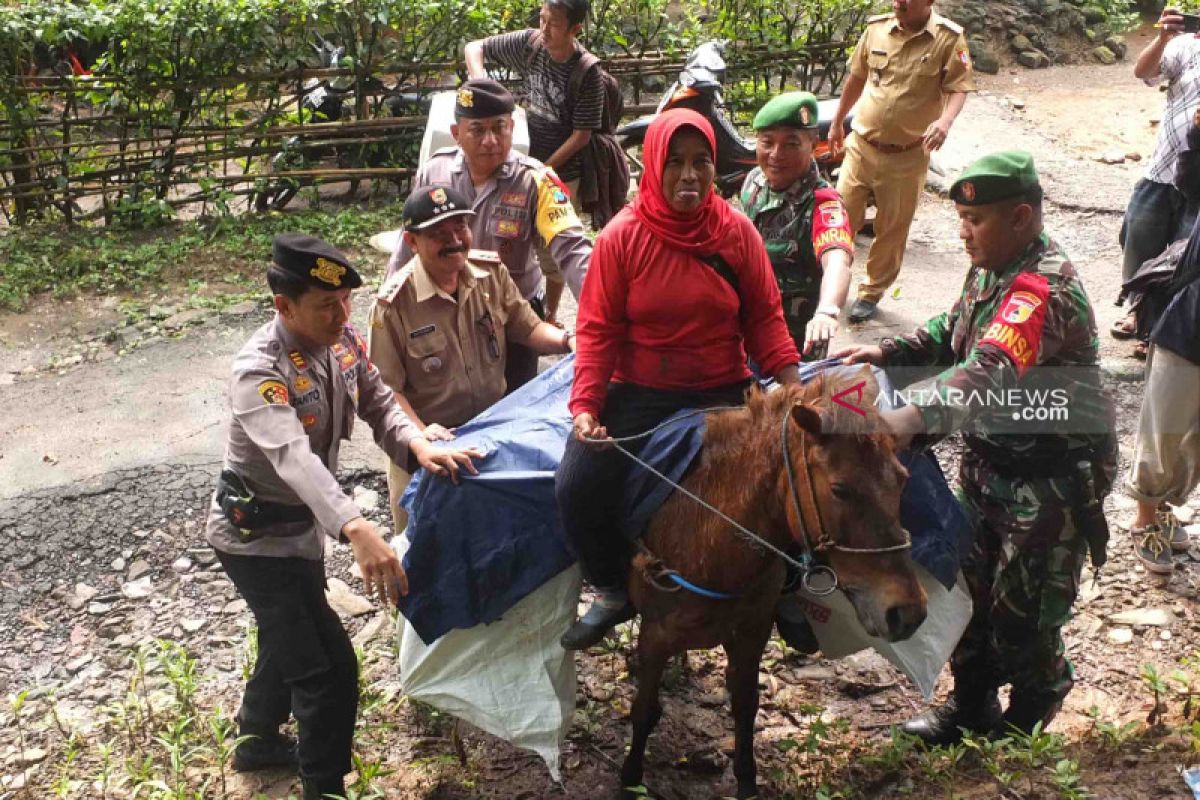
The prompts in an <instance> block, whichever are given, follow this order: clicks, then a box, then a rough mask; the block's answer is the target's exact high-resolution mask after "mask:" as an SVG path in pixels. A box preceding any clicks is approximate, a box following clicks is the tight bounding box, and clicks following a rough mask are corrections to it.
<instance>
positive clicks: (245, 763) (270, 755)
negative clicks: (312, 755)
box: [233, 733, 300, 772]
mask: <svg viewBox="0 0 1200 800" xmlns="http://www.w3.org/2000/svg"><path fill="white" fill-rule="evenodd" d="M299 768H300V760H299V757H298V756H297V754H296V740H295V739H293V738H291V737H290V736H284V735H282V734H279V733H272V734H267V735H266V736H252V737H251V738H248V739H246V740H245V741H244V742H242V743H241V744H239V745H238V746H237V749H235V750H234V751H233V770H234V772H258V771H259V770H263V769H289V770H291V771H292V772H295V771H296V770H298V769H299Z"/></svg>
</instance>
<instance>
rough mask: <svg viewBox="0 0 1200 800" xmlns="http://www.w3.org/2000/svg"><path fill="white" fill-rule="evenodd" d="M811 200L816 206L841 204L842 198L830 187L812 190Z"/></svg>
mask: <svg viewBox="0 0 1200 800" xmlns="http://www.w3.org/2000/svg"><path fill="white" fill-rule="evenodd" d="M813 199H814V200H815V201H816V203H817V204H818V205H820V204H821V203H829V202H834V203H840V202H842V196H841V195H840V194H838V191H837V189H835V188H833V187H832V186H822V187H820V188H818V189H813Z"/></svg>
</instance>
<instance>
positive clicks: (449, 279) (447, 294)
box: [369, 186, 575, 531]
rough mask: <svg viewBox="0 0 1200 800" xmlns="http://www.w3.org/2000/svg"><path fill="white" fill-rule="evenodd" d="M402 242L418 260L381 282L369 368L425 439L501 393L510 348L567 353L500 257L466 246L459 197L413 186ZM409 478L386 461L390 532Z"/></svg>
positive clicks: (468, 219) (469, 214)
mask: <svg viewBox="0 0 1200 800" xmlns="http://www.w3.org/2000/svg"><path fill="white" fill-rule="evenodd" d="M403 214H404V229H405V232H404V241H405V246H406V248H407V249H408V250H409V251H410V252H414V253H415V255H414V257H413V258H412V259H411V260H410V261H409V262H408V263H407V264H405V265H404V266H403V267H402V268H401V269H400V271H398V272H396V273H394V274H392V276H391V277H389V278H388V279H387V280H386V281H385V282H384V284H383V286H382V288H380V290H379V294H378V295H377V296H376V299H375V305H374V306H373V307H372V308H371V315H370V320H371V323H370V324H371V336H370V340H371V341H370V345H369V353H370V356H371V363H373V364H374V365H375V366H376V367H377V368H378V369H379V373H380V375H382V376H383V381H384V383H386V384H387V385H388V386H390V387H391V388H392V389H393V390H394V391H395V392H396V399H397V400H398V401H399V403H400V405H401V407H402V408H403V409H404V410H405V412H406V413H407V414H408V415H409V417H410V418H411V419H412V420H413V421H414V422H415V423H416V425H417V426H418V427H419V429H420V430H422V431H423V433H424V435H425V437H426V438H429V439H443V440H449V439H453V438H454V433H453V429H454V428H455V427H457V426H459V425H461V424H463V423H464V422H466V421H467V420H469V419H471V418H472V417H474V416H475V415H477V414H479V413H480V412H482V411H483V410H484V409H486V408H488V407H489V406H490V405H492V404H493V403H495V402H496V401H497V400H499V399H500V398H501V397H503V396H504V393H505V390H506V388H507V384H506V382H505V377H504V372H505V361H506V356H507V355H508V348H509V343H511V342H516V343H519V344H521V345H524V346H525V347H527V348H529V349H530V350H531V351H532V352H534V353H568V352H571V351H572V350H573V349H574V339H575V334H573V333H571V332H569V331H563V330H561V329H559V328H556V327H555V326H553V325H551V324H550V323H548V322H542V321H541V320H540V319H539V318H538V315H537V314H536V313H534V310H533V308H532V307H530V305H529V302H528V301H527V300H525V298H524V297H522V296H521V291H520V289H519V288H518V287H517V284H516V283H515V282H514V281H513V279H512V277H511V276H509V274H508V270H507V269H506V268H505V266H504V264H503V263H501V261H500V257H499V256H498V255H497V254H496V253H492V252H488V251H485V250H472V249H471V242H472V233H471V227H472V225H471V223H472V222H474V220H473V218H474V217H475V212H474V211H472V210H471V203H470V201H469V200H467V198H466V197H464V196H463V195H462V194H461V193H459V192H458V191H456V190H454V189H451V188H448V187H443V186H425V187H422V188H418V189H414V190H413V193H412V194H411V195H410V196H409V198H408V200H407V201H406V202H405V203H404V212H403ZM410 477H411V476H410V474H409V472H408V471H407V470H405V469H404V468H403V467H402V466H400V465H397V464H396V462H395V461H394V460H393V461H390V462H389V463H388V492H389V495H390V497H391V506H392V514H393V516H394V518H395V521H396V530H397V531H400V530H402V529H403V528H404V526H405V525H406V524H407V523H408V514H407V513H406V512H405V511H404V509H402V508H400V507H399V501H400V496H401V495H402V494H403V493H404V487H405V486H407V485H408V480H409V478H410Z"/></svg>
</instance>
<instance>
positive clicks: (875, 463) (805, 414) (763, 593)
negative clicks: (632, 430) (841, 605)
mask: <svg viewBox="0 0 1200 800" xmlns="http://www.w3.org/2000/svg"><path fill="white" fill-rule="evenodd" d="M859 389H861V390H862V398H863V403H862V406H861V407H857V408H855V407H848V406H849V404H842V403H835V402H833V398H834V396H839V397H841V396H843V395H845V393H846V392H847V391H848V392H851V393H854V392H857V391H858V390H859ZM878 391H879V389H878V385H877V384H876V383H875V380H874V378H873V377H872V376H871V374H870V371H869V369H867V368H865V367H864V368H863V370H862V371H861V372H856V373H853V374H852V375H850V376H847V375H844V374H841V375H838V376H836V377H832V376H827V375H826V376H821V377H820V378H817V379H815V380H813V381H811V382H810V383H808V384H806V385H804V386H794V385H793V386H784V387H781V388H779V389H777V390H775V391H773V392H765V391H763V390H762V389H760V388H758V387H752V388H751V389H750V390H748V392H747V395H746V405H745V407H742V408H738V409H734V410H714V411H709V412H707V413H706V414H705V423H706V424H705V431H704V436H703V440H702V444H703V449H702V451H701V454H700V456H699V457H698V459H697V462H698V463H697V464H696V465H695V466H694V467H693V468H692V469H691V471H690V472H689V473H688V474H687V475H686V476H685V478H684V479H683V481H682V482H681V483H680V484H679V485H680V486H681V487H682V488H683V489H685V490H687V491H688V492H691V493H693V494H694V495H696V496H697V497H699V498H702V499H704V500H705V501H706V502H708V503H710V504H711V505H712V506H714V507H715V508H717V509H720V510H721V511H722V512H723V513H724V514H726V515H728V516H729V517H731V518H733V519H734V520H736V521H737V522H739V523H740V524H741V525H742V526H744V527H745V528H746V529H749V530H750V531H751V532H754V533H756V534H757V535H758V536H760V537H761V538H762V539H763V540H765V541H766V542H767V543H768V545H769V546H770V547H764V546H763V545H761V544H752V543H751V542H750V541H748V537H746V536H745V535H744V533H739V532H738V531H736V530H735V529H734V527H733V526H732V525H731V524H729V523H728V522H726V521H725V520H723V519H722V518H721V517H720V516H718V515H717V514H715V513H713V512H712V511H710V510H708V509H706V508H704V507H703V506H701V505H700V504H699V503H697V502H695V500H694V499H693V498H689V497H686V496H685V495H684V494H683V493H682V492H680V491H675V492H673V493H672V494H671V496H670V497H669V498H668V499H667V501H666V502H665V503H664V504H663V505H662V507H660V508H659V509H658V511H657V512H656V513H655V515H654V516H653V517H652V518H651V520H650V522H649V524H648V526H647V529H646V532H645V535H644V536H643V538H642V545H641V552H639V553H638V554H637V555H635V557H634V558H633V561H632V563H631V567H630V572H629V592H630V597H631V599H632V600H633V604H634V606H635V607H636V608H637V610H638V611H639V613H640V614H641V620H642V621H641V632H640V635H639V636H638V643H637V652H638V661H639V666H638V670H637V672H638V683H637V696H636V698H635V700H634V703H633V708H632V713H631V718H632V723H633V739H632V742H631V745H630V748H629V754H628V755H627V756H626V758H625V761H624V764H623V765H622V767H621V773H620V776H621V782H622V786H623V787H625V794H626V795H628V793H629V790H630V789H631V787H636V786H639V785H640V784H641V783H642V776H643V761H644V757H645V751H646V740H647V737H649V735H650V732H651V730H652V729H653V728H654V726H655V724H656V723H657V722H658V719H659V717H660V716H661V715H662V706H661V705H660V703H659V699H658V693H659V686H660V684H661V681H662V674H663V669H664V667H665V666H666V664H667V661H668V660H669V659H670V658H671V657H672V656H675V655H678V654H680V653H682V652H684V651H686V650H693V649H702V648H703V649H708V648H713V647H716V646H717V645H721V646H722V647H723V648H724V649H725V653H726V659H727V667H726V672H725V681H726V689H727V690H728V692H729V694H730V698H731V703H732V710H733V718H734V741H735V744H734V760H733V771H734V776H735V778H736V780H737V797H738V798H739V800H745V799H746V798H750V797H754V796H756V795H757V794H758V786H757V769H758V768H757V765H756V763H755V759H754V740H753V739H754V721H755V717H756V716H757V714H758V670H759V664H760V662H761V660H762V654H763V650H764V649H765V647H766V644H767V641H768V639H769V638H770V634H771V627H772V625H773V622H774V614H773V611H774V608H775V604H776V602H777V601H778V599H779V597H780V593H781V591H782V589H783V586H784V579H785V573H786V568H785V563H784V561H783V560H782V558H781V557H780V556H779V555H778V554H777V552H778V551H785V550H786V549H787V548H788V547H789V545H791V547H792V552H795V550H796V549H799V550H800V552H802V553H804V554H806V556H802V559H805V558H807V557H811V558H812V559H814V561H813V562H812V564H813V567H812V568H814V569H816V570H817V571H824V572H825V574H826V575H827V576H828V575H829V571H832V573H833V574H834V575H835V576H836V581H837V584H838V585H839V586H840V588H841V589H842V590H843V591H844V592H845V593H846V595H847V597H848V599H849V600H850V602H851V603H852V605H853V607H854V609H855V612H856V615H857V617H858V619H859V621H860V622H861V623H862V625H863V628H864V629H865V630H866V631H867V632H868V633H869V634H871V635H873V636H880V637H883V638H885V639H887V640H889V641H899V640H902V639H905V638H907V637H909V636H911V635H912V633H913V632H914V631H915V630H916V629H917V628H918V627H919V626H920V625H921V623H922V622H923V621H924V619H925V600H926V598H925V592H924V590H923V589H922V588H921V585H920V583H919V582H918V580H917V576H916V574H915V573H914V571H913V564H912V560H911V557H910V553H909V552H908V550H909V547H910V544H911V543H910V541H909V539H908V534H907V533H906V532H905V531H904V530H903V529H902V527H901V525H900V494H901V490H902V488H903V485H904V482H905V480H906V479H907V477H908V473H907V471H906V470H905V469H904V467H903V466H902V465H901V464H900V462H899V460H897V458H896V450H895V443H894V439H893V437H892V436H891V435H890V434H887V433H882V432H881V431H884V430H886V425H885V423H884V422H883V420H882V418H881V417H880V416H879V413H878V411H877V410H876V409H875V398H876V396H877V395H878ZM839 393H841V394H839ZM785 443H786V449H785ZM773 549H774V550H775V551H776V552H773V551H772V550H773ZM665 569H669V570H670V571H671V572H673V573H675V574H677V575H678V577H680V578H683V579H684V580H686V581H687V582H689V583H691V584H692V585H693V586H696V587H698V588H700V589H701V590H702V593H697V592H694V591H691V590H689V591H664V588H665V587H664V585H663V584H664V581H663V580H662V576H663V575H664V574H665ZM677 583H678V582H677ZM705 595H714V596H705ZM715 595H725V597H720V598H717V597H716V596H715Z"/></svg>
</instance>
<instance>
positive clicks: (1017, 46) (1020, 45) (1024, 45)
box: [1008, 33, 1037, 53]
mask: <svg viewBox="0 0 1200 800" xmlns="http://www.w3.org/2000/svg"><path fill="white" fill-rule="evenodd" d="M1008 46H1009V47H1011V48H1012V51H1013V52H1014V53H1024V52H1026V51H1027V50H1035V49H1037V48H1035V47H1034V46H1033V42H1031V41H1029V37H1028V36H1026V35H1025V34H1023V33H1018V34H1017V35H1016V36H1014V37H1013V38H1012V41H1011V42H1009V43H1008Z"/></svg>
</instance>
